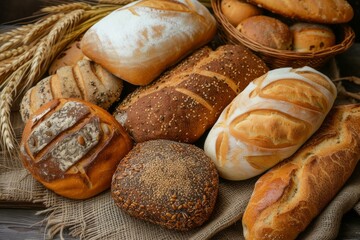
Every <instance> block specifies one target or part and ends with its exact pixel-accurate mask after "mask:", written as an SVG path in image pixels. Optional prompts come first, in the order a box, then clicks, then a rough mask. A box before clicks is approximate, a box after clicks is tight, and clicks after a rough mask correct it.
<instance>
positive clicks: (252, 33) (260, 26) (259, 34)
mask: <svg viewBox="0 0 360 240" xmlns="http://www.w3.org/2000/svg"><path fill="white" fill-rule="evenodd" d="M236 28H237V29H238V30H239V31H240V32H241V33H242V34H244V35H245V36H247V37H248V38H249V39H252V40H254V41H256V42H258V43H260V44H262V45H264V46H267V47H270V48H274V49H279V50H290V49H291V45H292V35H291V32H290V29H289V27H288V26H287V25H286V24H285V23H283V22H281V21H280V20H278V19H276V18H272V17H268V16H263V15H261V16H254V17H250V18H247V19H245V20H244V21H242V22H241V23H240V24H239V25H238V26H237V27H236Z"/></svg>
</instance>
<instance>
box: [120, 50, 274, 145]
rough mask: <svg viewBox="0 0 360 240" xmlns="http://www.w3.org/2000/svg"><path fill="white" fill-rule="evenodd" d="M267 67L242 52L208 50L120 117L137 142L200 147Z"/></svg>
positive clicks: (141, 91) (131, 102) (129, 103)
mask: <svg viewBox="0 0 360 240" xmlns="http://www.w3.org/2000/svg"><path fill="white" fill-rule="evenodd" d="M267 71H268V68H267V67H266V65H265V63H264V62H263V61H262V60H261V59H260V58H258V57H256V56H255V55H254V54H252V53H251V52H250V51H248V50H246V49H244V48H243V47H241V46H235V45H224V46H220V47H219V48H217V49H216V50H215V51H212V50H211V49H210V48H209V47H203V48H201V49H200V50H198V51H196V52H195V53H194V54H192V55H191V56H190V57H188V58H187V59H185V60H184V61H182V62H181V63H180V64H178V65H177V66H176V67H175V68H174V69H172V70H170V71H168V72H166V73H164V74H163V75H162V76H161V77H160V78H159V79H157V80H156V81H155V82H154V83H152V84H150V85H148V86H144V87H140V88H138V89H137V90H136V91H135V92H133V93H132V94H131V95H129V96H128V97H127V98H126V99H125V100H124V101H123V102H121V104H120V105H119V106H118V107H117V109H116V111H115V113H114V116H115V118H116V119H117V120H118V121H119V122H120V123H121V124H122V125H123V126H124V127H125V128H126V130H127V131H128V132H129V133H130V135H131V136H132V138H133V139H134V140H135V141H136V142H143V141H146V140H151V139H169V140H174V141H180V142H188V143H192V142H195V141H196V140H197V139H199V138H200V137H201V135H202V134H203V133H204V132H205V131H206V130H207V129H208V128H210V127H211V126H212V125H213V124H214V123H215V121H216V119H217V118H218V117H219V115H220V113H221V111H222V110H223V109H224V108H225V107H226V105H227V104H229V103H230V102H231V100H232V99H233V98H234V97H235V96H236V95H237V94H238V93H239V92H240V91H241V90H242V89H244V88H245V87H246V86H247V85H248V83H249V82H251V81H252V80H253V79H254V78H256V77H259V76H261V75H263V74H264V73H266V72H267Z"/></svg>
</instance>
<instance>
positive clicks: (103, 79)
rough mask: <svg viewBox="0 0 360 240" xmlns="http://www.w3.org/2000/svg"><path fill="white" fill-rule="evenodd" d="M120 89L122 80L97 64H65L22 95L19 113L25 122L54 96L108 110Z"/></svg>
mask: <svg viewBox="0 0 360 240" xmlns="http://www.w3.org/2000/svg"><path fill="white" fill-rule="evenodd" d="M122 89H123V82H122V80H121V79H119V78H117V77H115V76H114V75H112V74H111V73H109V72H108V71H106V70H105V69H104V68H102V67H101V66H100V65H98V64H96V63H94V62H91V61H89V60H85V59H84V60H80V61H78V62H77V64H75V66H64V67H61V68H60V69H58V70H57V71H56V74H54V75H51V76H49V77H46V78H44V79H43V80H41V81H39V82H38V83H37V84H36V85H35V86H34V87H32V88H30V89H29V90H28V91H27V92H26V93H25V95H24V97H23V99H22V101H21V104H20V114H21V117H22V119H23V121H24V122H26V121H27V120H28V119H29V117H30V116H31V115H32V114H33V113H34V112H35V111H36V110H38V109H39V108H40V107H41V106H42V105H44V104H46V103H48V102H50V101H51V100H53V99H56V98H78V99H83V100H85V101H87V102H91V103H94V104H96V105H98V106H100V107H102V108H104V109H108V108H109V107H110V106H111V104H113V103H114V102H115V101H116V100H118V98H119V97H120V94H121V92H122Z"/></svg>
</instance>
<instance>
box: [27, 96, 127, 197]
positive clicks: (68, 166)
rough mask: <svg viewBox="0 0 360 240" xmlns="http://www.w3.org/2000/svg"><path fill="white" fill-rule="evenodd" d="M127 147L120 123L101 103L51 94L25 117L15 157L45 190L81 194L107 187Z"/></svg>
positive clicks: (66, 195)
mask: <svg viewBox="0 0 360 240" xmlns="http://www.w3.org/2000/svg"><path fill="white" fill-rule="evenodd" d="M131 148H132V141H131V139H130V137H129V135H128V134H127V133H126V131H125V130H124V129H123V127H122V126H121V125H120V124H119V123H118V122H117V121H116V120H115V119H114V118H113V117H112V115H111V114H109V113H107V112H106V111H105V110H103V109H102V108H100V107H98V106H96V105H94V104H91V103H88V102H85V101H81V100H78V99H55V100H53V101H51V102H49V103H47V104H45V105H44V106H42V107H41V108H40V109H39V110H38V111H37V112H36V113H35V114H34V115H33V116H32V118H31V119H30V120H29V121H28V122H27V124H26V125H25V128H24V132H23V135H22V140H21V143H20V150H21V159H22V162H23V165H24V167H25V168H26V169H27V170H28V171H29V172H30V173H31V174H32V176H33V177H34V178H35V179H36V180H38V181H39V182H40V183H42V184H43V185H44V186H45V187H47V188H48V189H50V190H52V191H54V192H55V193H57V194H59V195H61V196H64V197H67V198H72V199H86V198H89V197H92V196H94V195H96V194H98V193H100V192H102V191H104V190H105V189H107V188H109V187H110V183H111V177H112V174H113V173H114V171H115V169H116V166H117V164H118V163H119V161H120V160H121V159H122V157H124V156H125V154H127V152H129V151H130V149H131Z"/></svg>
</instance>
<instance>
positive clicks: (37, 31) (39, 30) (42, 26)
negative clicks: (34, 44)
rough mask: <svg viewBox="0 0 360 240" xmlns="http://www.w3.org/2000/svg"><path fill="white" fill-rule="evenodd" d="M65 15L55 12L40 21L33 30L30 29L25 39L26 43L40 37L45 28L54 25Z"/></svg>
mask: <svg viewBox="0 0 360 240" xmlns="http://www.w3.org/2000/svg"><path fill="white" fill-rule="evenodd" d="M63 16H64V13H59V14H54V15H52V16H50V17H48V18H46V19H45V20H43V21H41V22H39V23H38V24H36V26H34V27H33V28H32V29H31V31H29V32H28V33H27V34H26V36H25V38H24V39H23V42H24V44H29V43H30V42H31V41H33V40H34V39H35V38H38V37H39V35H40V34H41V33H45V32H46V31H44V29H46V28H49V27H52V25H53V24H54V23H55V22H56V21H58V20H59V19H61V18H62V17H63Z"/></svg>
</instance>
